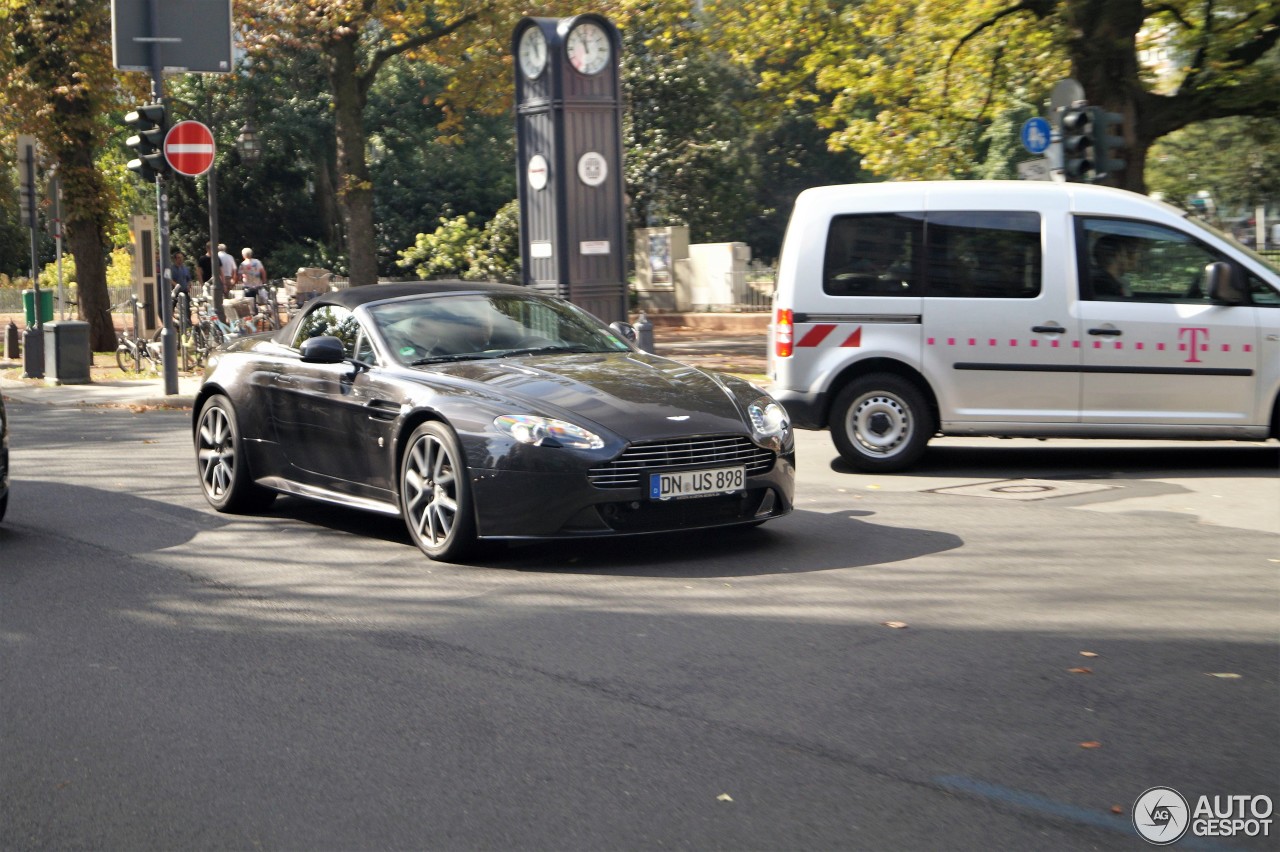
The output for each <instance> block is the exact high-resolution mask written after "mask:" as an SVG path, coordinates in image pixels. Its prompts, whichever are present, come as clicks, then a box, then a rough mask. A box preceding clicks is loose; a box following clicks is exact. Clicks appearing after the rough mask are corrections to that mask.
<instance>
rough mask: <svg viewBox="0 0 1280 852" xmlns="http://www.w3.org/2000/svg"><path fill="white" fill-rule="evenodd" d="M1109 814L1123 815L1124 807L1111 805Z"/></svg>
mask: <svg viewBox="0 0 1280 852" xmlns="http://www.w3.org/2000/svg"><path fill="white" fill-rule="evenodd" d="M1111 813H1113V814H1122V813H1124V805H1112V806H1111Z"/></svg>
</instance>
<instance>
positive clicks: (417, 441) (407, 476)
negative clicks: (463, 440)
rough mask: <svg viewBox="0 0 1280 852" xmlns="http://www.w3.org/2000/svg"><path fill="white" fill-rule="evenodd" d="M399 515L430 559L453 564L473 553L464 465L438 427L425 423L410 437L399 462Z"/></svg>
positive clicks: (450, 437)
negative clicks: (402, 517)
mask: <svg viewBox="0 0 1280 852" xmlns="http://www.w3.org/2000/svg"><path fill="white" fill-rule="evenodd" d="M400 513H401V514H402V515H403V516H404V523H405V526H406V527H408V529H409V535H410V536H411V537H412V538H413V543H414V544H416V545H418V547H419V548H420V549H421V550H422V552H423V553H425V554H427V556H429V557H431V558H432V559H435V560H440V561H444V562H453V561H457V560H459V559H461V558H462V557H463V556H465V555H467V554H469V553H471V552H472V551H474V549H475V545H476V519H475V510H474V507H473V504H472V497H471V480H470V477H469V475H468V473H467V464H466V461H465V460H464V459H463V457H462V452H461V450H460V449H459V448H458V439H457V438H456V437H455V436H454V434H453V431H452V430H451V429H449V427H447V426H445V425H444V424H442V423H437V422H435V421H428V422H426V423H423V424H422V425H421V426H419V427H418V428H417V429H415V430H414V432H413V434H412V435H410V436H409V442H408V444H407V446H406V449H405V453H404V458H403V459H401V461H400Z"/></svg>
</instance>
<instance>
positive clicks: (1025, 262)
mask: <svg viewBox="0 0 1280 852" xmlns="http://www.w3.org/2000/svg"><path fill="white" fill-rule="evenodd" d="M925 239H926V242H927V244H928V249H927V253H928V257H929V270H928V271H929V284H928V290H927V291H926V292H927V295H929V296H942V297H955V298H986V299H1030V298H1034V297H1035V296H1037V295H1039V294H1040V286H1041V285H1040V281H1041V274H1040V266H1041V262H1040V261H1041V258H1040V214H1039V213H1032V212H1001V211H977V212H972V211H956V212H946V213H930V214H929V219H928V223H927V226H926V229H925Z"/></svg>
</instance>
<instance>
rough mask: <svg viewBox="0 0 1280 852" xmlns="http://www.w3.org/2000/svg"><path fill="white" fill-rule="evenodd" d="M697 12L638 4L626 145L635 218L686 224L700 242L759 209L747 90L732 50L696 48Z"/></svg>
mask: <svg viewBox="0 0 1280 852" xmlns="http://www.w3.org/2000/svg"><path fill="white" fill-rule="evenodd" d="M702 32H703V31H702V30H701V28H699V27H696V26H695V25H694V22H693V21H692V20H686V21H685V22H681V23H674V24H673V23H670V22H668V21H665V20H664V19H663V17H662V16H661V15H659V14H656V13H655V14H651V15H648V16H646V15H643V14H640V13H639V11H637V13H636V14H635V16H634V17H633V18H632V19H631V22H630V24H629V25H628V26H627V27H626V29H625V30H623V35H624V48H625V50H624V53H623V64H622V72H621V73H622V85H623V88H624V90H625V91H626V97H627V110H626V112H625V115H624V117H623V145H624V148H625V150H626V152H627V155H626V161H625V168H626V176H625V177H626V184H627V193H628V195H629V196H630V198H631V207H630V218H631V222H630V225H631V226H632V227H646V226H654V225H658V226H661V225H677V224H682V225H688V226H689V234H690V239H691V240H693V241H694V242H724V241H728V240H736V239H741V238H742V235H743V231H744V223H745V221H747V220H749V219H750V218H751V216H752V214H753V212H754V211H753V207H754V203H753V199H752V198H751V185H750V171H751V159H750V152H749V146H750V133H749V128H748V126H747V124H746V122H745V121H744V119H743V117H742V112H741V110H740V109H738V106H737V105H738V104H739V103H740V102H741V101H742V100H743V99H744V97H746V96H748V95H749V94H750V87H749V85H748V83H747V81H746V79H745V78H744V75H743V74H742V73H741V72H739V71H738V70H737V69H735V68H734V67H733V66H732V65H731V64H730V63H728V62H727V61H725V57H723V56H721V55H718V54H713V53H710V52H708V51H707V50H704V49H699V47H700V44H699V42H700V41H702Z"/></svg>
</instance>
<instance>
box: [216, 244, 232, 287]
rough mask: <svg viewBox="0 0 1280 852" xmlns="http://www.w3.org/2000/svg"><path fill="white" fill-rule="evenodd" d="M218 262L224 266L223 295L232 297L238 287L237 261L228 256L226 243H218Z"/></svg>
mask: <svg viewBox="0 0 1280 852" xmlns="http://www.w3.org/2000/svg"><path fill="white" fill-rule="evenodd" d="M218 262H219V263H220V264H222V295H224V296H230V295H231V288H232V287H234V286H236V259H235V258H234V257H232V256H231V255H229V254H227V244H226V243H218Z"/></svg>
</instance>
